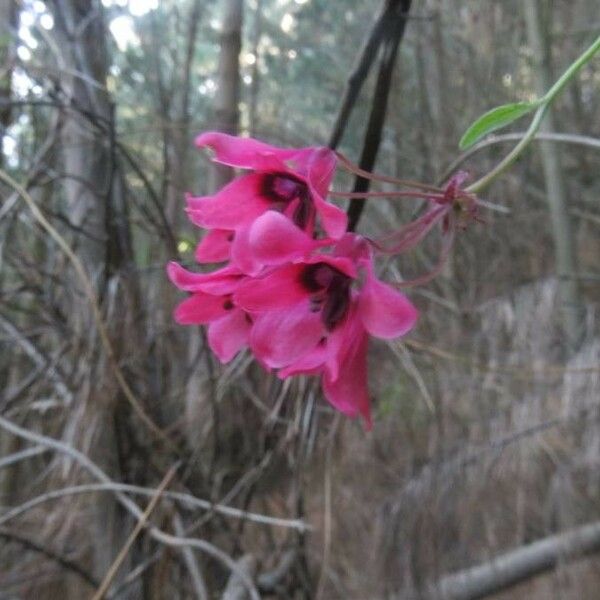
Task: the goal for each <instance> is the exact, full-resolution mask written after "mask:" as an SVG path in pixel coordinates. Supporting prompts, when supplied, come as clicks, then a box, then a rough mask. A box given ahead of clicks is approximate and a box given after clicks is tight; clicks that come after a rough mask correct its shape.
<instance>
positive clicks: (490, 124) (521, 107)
mask: <svg viewBox="0 0 600 600" xmlns="http://www.w3.org/2000/svg"><path fill="white" fill-rule="evenodd" d="M541 103H542V100H537V101H535V102H513V103H512V104H503V105H502V106H497V107H496V108H492V110H490V111H488V112H486V113H485V114H484V115H482V116H481V117H479V119H477V121H475V123H473V124H472V125H471V126H470V127H469V128H468V129H467V131H465V133H464V135H463V136H462V138H460V142H458V146H459V147H460V149H461V150H466V149H467V148H470V147H471V146H472V145H473V144H475V143H477V142H478V141H479V140H480V139H481V138H482V137H484V136H486V135H487V134H488V133H491V132H492V131H495V130H496V129H500V128H502V127H506V125H509V124H510V123H512V122H513V121H516V120H517V119H519V118H521V117H522V116H523V115H526V114H527V113H529V112H531V111H532V110H534V109H536V108H537V107H538V106H540V104H541Z"/></svg>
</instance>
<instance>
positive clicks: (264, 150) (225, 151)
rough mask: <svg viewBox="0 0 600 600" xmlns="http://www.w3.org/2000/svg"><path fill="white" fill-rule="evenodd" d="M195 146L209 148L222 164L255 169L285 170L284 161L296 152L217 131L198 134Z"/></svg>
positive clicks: (215, 158)
mask: <svg viewBox="0 0 600 600" xmlns="http://www.w3.org/2000/svg"><path fill="white" fill-rule="evenodd" d="M196 146H197V147H198V148H203V147H209V148H211V149H212V150H213V152H214V153H215V157H214V160H215V161H217V162H220V163H222V164H224V165H229V166H232V167H240V168H242V169H254V170H256V171H272V170H277V171H281V170H286V168H285V163H284V161H286V160H288V159H289V158H290V157H292V156H293V155H294V154H296V153H297V152H298V151H297V150H285V149H283V148H278V147H277V146H270V145H269V144H265V143H264V142H259V141H258V140H254V139H252V138H241V137H236V136H233V135H228V134H226V133H219V132H217V131H207V132H206V133H203V134H201V135H199V136H198V137H197V138H196Z"/></svg>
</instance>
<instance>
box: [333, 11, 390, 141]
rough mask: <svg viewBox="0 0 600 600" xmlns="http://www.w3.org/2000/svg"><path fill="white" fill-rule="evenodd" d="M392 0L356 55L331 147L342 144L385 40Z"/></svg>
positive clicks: (339, 110)
mask: <svg viewBox="0 0 600 600" xmlns="http://www.w3.org/2000/svg"><path fill="white" fill-rule="evenodd" d="M389 10H390V0H386V2H385V4H384V5H383V7H382V9H381V11H380V13H379V16H378V17H377V19H376V20H375V23H373V27H372V28H371V31H370V32H369V35H368V36H367V38H366V39H365V42H364V44H363V46H362V48H361V50H360V52H359V54H358V56H357V57H356V62H355V64H354V68H353V70H352V73H350V76H349V77H348V81H347V82H346V88H345V89H344V95H343V97H342V101H341V103H340V107H339V109H338V113H337V116H336V119H335V123H334V125H333V129H332V131H331V135H330V137H329V143H328V146H329V147H330V148H333V149H335V148H337V147H338V146H339V144H340V141H341V139H342V136H343V134H344V131H345V129H346V126H347V125H348V119H349V118H350V113H351V112H352V109H353V108H354V105H355V104H356V101H357V99H358V95H359V93H360V90H361V88H362V86H363V83H364V82H365V79H366V78H367V75H368V74H369V70H370V69H371V66H372V64H373V61H374V60H375V58H376V57H377V51H378V50H379V46H380V45H381V42H382V40H383V34H384V31H385V24H386V21H387V20H388V19H389V17H390V15H389Z"/></svg>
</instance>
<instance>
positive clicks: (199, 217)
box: [186, 173, 270, 230]
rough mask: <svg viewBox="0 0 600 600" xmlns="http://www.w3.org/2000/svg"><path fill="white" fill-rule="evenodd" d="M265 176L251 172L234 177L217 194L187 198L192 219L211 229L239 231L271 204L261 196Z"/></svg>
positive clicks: (199, 224)
mask: <svg viewBox="0 0 600 600" xmlns="http://www.w3.org/2000/svg"><path fill="white" fill-rule="evenodd" d="M262 180H263V175H261V174H259V173H250V174H249V175H244V176H242V177H238V178H237V179H234V180H233V181H232V182H231V183H228V184H227V185H226V186H225V187H224V188H222V189H221V190H220V191H219V192H217V193H216V194H215V195H214V196H203V197H200V198H196V197H194V196H188V197H187V208H186V211H187V213H188V216H189V218H190V221H192V223H194V225H198V226H199V227H206V228H209V229H213V228H214V229H229V230H238V229H239V228H240V227H244V226H246V225H249V224H250V223H252V221H254V219H256V217H259V216H260V215H262V214H263V213H264V212H265V210H267V209H268V208H269V207H270V202H269V200H268V199H266V198H263V197H262V196H261V190H262V188H261V185H262Z"/></svg>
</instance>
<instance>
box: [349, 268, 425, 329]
mask: <svg viewBox="0 0 600 600" xmlns="http://www.w3.org/2000/svg"><path fill="white" fill-rule="evenodd" d="M358 302H359V312H360V317H361V319H362V322H363V324H364V326H365V329H366V330H367V331H368V332H369V333H370V334H371V335H374V336H376V337H379V338H384V339H391V338H395V337H399V336H401V335H404V334H406V333H407V332H408V331H410V330H411V329H412V328H413V326H414V324H415V323H416V321H417V318H418V316H419V312H418V311H417V309H416V308H415V307H414V306H413V305H412V304H411V302H410V301H409V299H408V298H407V297H406V296H405V295H404V294H402V293H400V292H399V291H397V290H395V289H394V288H392V287H391V286H389V285H386V284H385V283H382V282H381V281H379V280H378V279H376V278H375V276H374V275H373V274H372V273H369V274H368V275H367V280H366V282H365V286H364V287H363V289H362V290H361V293H360V296H359V300H358Z"/></svg>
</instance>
